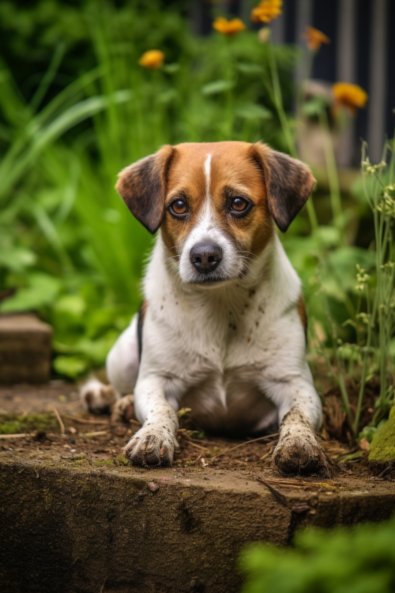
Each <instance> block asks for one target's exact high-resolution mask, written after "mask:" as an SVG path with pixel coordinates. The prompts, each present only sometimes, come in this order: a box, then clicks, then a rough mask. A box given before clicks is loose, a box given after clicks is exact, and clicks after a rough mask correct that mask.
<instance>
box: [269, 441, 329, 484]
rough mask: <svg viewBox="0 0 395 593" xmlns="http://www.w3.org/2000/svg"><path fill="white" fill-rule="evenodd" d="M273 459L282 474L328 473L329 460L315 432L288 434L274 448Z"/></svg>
mask: <svg viewBox="0 0 395 593" xmlns="http://www.w3.org/2000/svg"><path fill="white" fill-rule="evenodd" d="M273 460H274V463H275V464H276V466H277V468H278V470H279V471H280V472H281V473H282V474H303V475H307V474H325V475H327V474H328V471H329V470H328V462H327V460H326V457H325V453H324V451H323V450H322V448H321V447H320V445H319V443H318V442H317V439H316V438H315V436H314V434H313V433H311V432H306V433H305V434H304V435H303V436H302V435H288V436H284V437H283V438H281V437H280V440H279V442H278V444H277V446H276V448H275V449H274V452H273Z"/></svg>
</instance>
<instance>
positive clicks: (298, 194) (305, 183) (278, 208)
mask: <svg viewBox="0 0 395 593" xmlns="http://www.w3.org/2000/svg"><path fill="white" fill-rule="evenodd" d="M252 158H253V160H254V161H255V162H256V163H257V164H258V166H259V168H260V169H261V170H262V172H263V177H264V181H265V185H266V192H267V199H268V205H269V210H270V213H271V215H272V216H273V218H274V220H275V222H276V224H277V226H278V228H279V229H280V230H281V231H283V232H284V231H286V230H287V228H288V227H289V225H290V224H291V222H292V221H293V219H294V218H295V216H296V215H297V213H298V212H299V210H300V209H301V208H302V206H303V205H304V204H305V202H306V201H307V198H308V197H309V196H310V194H311V192H312V191H313V189H314V187H315V184H316V180H315V179H314V177H313V175H312V173H311V171H310V169H309V168H308V167H307V165H305V164H304V163H302V162H301V161H298V160H297V159H294V158H292V157H290V156H288V155H286V154H283V153H282V152H276V151H274V150H271V149H270V148H269V147H267V146H265V145H264V144H259V143H257V144H254V145H253V146H252Z"/></svg>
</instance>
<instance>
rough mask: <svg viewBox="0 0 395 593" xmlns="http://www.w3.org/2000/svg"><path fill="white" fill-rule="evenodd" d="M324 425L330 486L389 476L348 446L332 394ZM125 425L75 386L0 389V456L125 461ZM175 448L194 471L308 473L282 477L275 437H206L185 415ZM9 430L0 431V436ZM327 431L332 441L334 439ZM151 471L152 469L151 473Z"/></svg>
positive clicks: (178, 461)
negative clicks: (97, 412) (91, 404)
mask: <svg viewBox="0 0 395 593" xmlns="http://www.w3.org/2000/svg"><path fill="white" fill-rule="evenodd" d="M325 412H326V414H325V418H326V420H325V425H324V428H323V430H322V432H321V435H320V440H321V443H322V446H323V448H324V450H325V453H326V455H327V457H328V460H329V467H330V475H329V476H320V477H321V478H331V484H332V485H333V487H335V485H336V484H337V483H341V482H342V481H347V480H348V479H349V478H350V477H353V478H355V479H361V480H362V481H363V482H365V481H366V480H367V479H369V477H370V476H375V477H376V478H378V479H382V480H390V481H391V480H395V470H394V467H393V466H392V465H386V466H377V465H372V464H369V463H368V460H367V451H368V443H367V442H362V443H361V446H362V448H361V447H355V446H354V447H352V446H350V445H349V444H348V443H347V440H348V439H349V435H348V433H347V429H346V424H345V418H344V414H343V413H342V411H341V405H340V400H339V398H338V396H337V394H336V393H335V392H334V391H331V392H329V393H328V395H327V398H326V400H325ZM131 416H132V412H131V411H130V414H129V420H128V421H127V422H112V421H111V419H110V417H108V416H93V415H90V414H88V413H87V412H85V411H84V410H83V408H82V405H81V402H80V400H79V397H78V388H77V386H76V385H73V384H68V383H64V382H61V381H53V382H51V383H49V384H48V385H45V386H28V385H19V386H18V385H17V386H12V387H1V388H0V456H1V457H2V458H4V457H10V458H11V457H12V456H13V455H17V456H23V457H25V458H26V459H30V460H45V459H50V458H52V459H58V460H59V461H62V462H64V463H65V464H67V462H69V463H70V464H74V465H75V464H78V463H79V464H81V465H83V464H86V465H90V466H92V467H99V466H113V467H114V466H115V467H116V466H125V465H127V460H126V458H125V457H124V456H123V454H122V448H123V446H124V445H125V444H126V442H127V441H128V440H129V438H130V437H131V435H132V434H134V433H135V432H136V431H137V430H138V428H139V424H138V422H136V421H135V420H134V419H133V418H131ZM180 423H181V428H180V430H179V432H178V442H179V445H180V448H179V451H178V452H177V453H176V456H175V460H174V465H173V468H169V469H168V471H170V472H171V471H176V470H177V469H179V468H195V469H199V470H200V471H201V472H202V473H204V472H208V473H209V472H213V471H215V470H232V471H237V472H239V473H241V474H243V475H248V476H249V477H250V478H255V477H258V476H259V475H260V473H261V472H262V471H263V470H265V471H269V472H270V473H271V474H273V478H275V479H277V480H280V481H281V482H283V481H285V482H286V483H289V481H290V482H291V483H292V482H294V481H295V480H296V481H297V483H298V484H299V485H300V486H301V487H303V485H304V484H309V481H311V480H314V478H301V477H297V478H288V477H281V476H279V474H278V473H277V472H276V470H275V469H274V468H273V465H272V460H271V458H272V452H273V449H274V446H275V444H276V440H277V435H276V434H271V435H264V436H261V437H258V438H255V439H253V438H252V439H244V440H230V439H224V438H218V437H214V436H207V435H205V434H204V433H202V432H201V431H199V429H198V427H191V426H190V425H189V421H188V412H187V411H185V413H184V414H182V417H181V419H180ZM2 432H3V433H8V434H2V435H1V433H2ZM334 435H335V436H336V437H337V438H334ZM154 475H155V469H154V470H153V476H154Z"/></svg>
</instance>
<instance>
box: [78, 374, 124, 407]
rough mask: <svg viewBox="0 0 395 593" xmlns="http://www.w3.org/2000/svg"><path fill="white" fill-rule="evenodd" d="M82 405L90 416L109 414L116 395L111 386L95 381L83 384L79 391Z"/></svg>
mask: <svg viewBox="0 0 395 593" xmlns="http://www.w3.org/2000/svg"><path fill="white" fill-rule="evenodd" d="M80 397H81V400H82V403H83V404H84V406H85V407H86V409H87V410H88V411H89V412H90V413H91V414H109V413H110V411H111V407H112V406H113V405H114V403H115V401H116V399H117V394H116V392H115V390H114V388H113V387H111V385H104V384H103V383H101V382H100V381H98V380H96V379H92V380H90V381H88V382H87V383H85V385H83V386H82V387H81V389H80Z"/></svg>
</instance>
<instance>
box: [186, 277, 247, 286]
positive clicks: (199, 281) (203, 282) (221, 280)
mask: <svg viewBox="0 0 395 593" xmlns="http://www.w3.org/2000/svg"><path fill="white" fill-rule="evenodd" d="M237 279H238V278H233V277H229V276H213V277H206V278H205V277H201V278H195V279H193V280H189V281H188V282H187V284H190V285H193V286H201V287H203V288H214V287H217V286H222V285H224V284H229V283H230V282H234V281H235V280H237Z"/></svg>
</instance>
